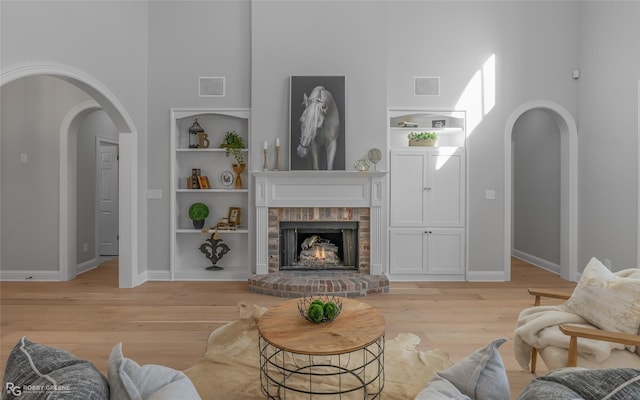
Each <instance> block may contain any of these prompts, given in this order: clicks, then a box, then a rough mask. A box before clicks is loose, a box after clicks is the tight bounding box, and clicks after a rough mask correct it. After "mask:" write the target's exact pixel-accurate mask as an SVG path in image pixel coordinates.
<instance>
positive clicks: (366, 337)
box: [258, 298, 385, 399]
mask: <svg viewBox="0 0 640 400" xmlns="http://www.w3.org/2000/svg"><path fill="white" fill-rule="evenodd" d="M340 301H342V312H341V313H340V315H339V316H338V317H337V318H336V319H335V320H333V321H331V322H326V323H318V324H314V323H311V322H309V321H307V320H306V319H304V318H303V317H302V316H301V315H300V313H299V312H298V299H292V300H288V301H285V302H283V303H281V304H280V305H278V306H276V307H273V308H271V309H269V310H268V311H267V312H265V313H264V314H263V315H262V317H260V320H259V321H258V332H259V336H258V339H259V348H260V385H261V388H262V393H263V394H264V395H265V396H266V397H267V398H269V399H306V398H308V399H311V398H316V397H318V396H328V397H331V398H340V399H379V398H380V395H381V393H382V389H383V387H384V330H385V320H384V317H383V316H382V314H380V312H379V311H378V310H376V309H375V308H373V307H371V306H369V305H368V304H365V303H363V302H360V301H357V300H352V299H348V298H340ZM343 394H345V396H342V395H343ZM346 394H348V395H346Z"/></svg>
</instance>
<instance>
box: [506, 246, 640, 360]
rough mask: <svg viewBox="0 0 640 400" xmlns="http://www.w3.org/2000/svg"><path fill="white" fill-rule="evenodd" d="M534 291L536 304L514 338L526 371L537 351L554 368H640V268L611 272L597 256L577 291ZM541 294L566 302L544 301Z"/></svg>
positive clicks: (522, 317) (520, 319)
mask: <svg viewBox="0 0 640 400" xmlns="http://www.w3.org/2000/svg"><path fill="white" fill-rule="evenodd" d="M529 293H530V294H531V295H532V296H534V297H535V300H534V307H530V308H527V309H524V310H522V312H521V313H520V315H519V317H518V324H517V327H516V330H515V331H514V340H513V343H514V350H515V356H516V359H517V360H518V362H519V364H520V366H521V367H522V368H523V369H525V370H526V369H530V371H531V372H535V370H536V362H537V356H538V355H540V357H541V358H542V360H543V361H544V363H545V364H546V365H547V367H548V368H549V370H554V369H557V368H562V367H567V366H580V367H585V368H615V367H620V368H640V336H639V333H640V332H639V329H640V269H637V268H634V269H627V270H624V271H619V272H616V273H612V272H611V271H609V270H608V269H607V268H606V267H605V266H604V265H602V264H601V263H600V262H599V261H598V260H597V259H595V258H592V259H591V261H590V262H589V264H588V265H587V266H586V267H585V270H584V272H583V274H582V277H581V279H580V282H579V283H578V285H577V286H576V288H575V289H574V291H573V293H567V292H565V291H560V290H547V289H533V288H532V289H529ZM542 298H553V299H559V300H566V301H565V302H564V303H562V304H558V305H542V304H541V299H542ZM556 303H557V302H556Z"/></svg>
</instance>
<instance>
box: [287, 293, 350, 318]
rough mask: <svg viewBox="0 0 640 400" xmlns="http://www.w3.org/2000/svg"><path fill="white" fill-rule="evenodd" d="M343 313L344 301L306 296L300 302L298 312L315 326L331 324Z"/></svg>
mask: <svg viewBox="0 0 640 400" xmlns="http://www.w3.org/2000/svg"><path fill="white" fill-rule="evenodd" d="M318 307H320V308H318ZM320 310H322V311H320ZM341 311H342V301H341V300H340V298H339V297H335V296H305V297H302V298H301V299H300V300H298V312H300V315H301V316H302V318H304V319H306V320H307V321H309V322H312V323H314V324H319V323H323V322H331V321H333V320H334V319H336V318H338V315H340V312H341Z"/></svg>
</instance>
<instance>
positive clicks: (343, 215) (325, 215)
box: [268, 207, 370, 274]
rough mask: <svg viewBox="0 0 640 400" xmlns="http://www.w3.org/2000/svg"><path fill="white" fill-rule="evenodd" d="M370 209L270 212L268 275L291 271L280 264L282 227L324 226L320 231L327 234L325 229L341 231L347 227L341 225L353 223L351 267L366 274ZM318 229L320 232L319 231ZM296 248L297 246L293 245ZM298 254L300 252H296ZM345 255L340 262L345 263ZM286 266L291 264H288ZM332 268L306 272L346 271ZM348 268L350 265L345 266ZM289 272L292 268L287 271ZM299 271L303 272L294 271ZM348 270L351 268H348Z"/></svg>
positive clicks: (316, 208)
mask: <svg viewBox="0 0 640 400" xmlns="http://www.w3.org/2000/svg"><path fill="white" fill-rule="evenodd" d="M369 215H370V211H369V208H364V207H363V208H343V207H328V208H320V207H313V208H300V207H287V208H269V239H268V241H269V273H274V272H277V271H279V270H281V267H283V266H284V267H285V268H286V267H290V265H284V264H283V262H282V261H283V260H282V258H283V256H284V254H283V252H284V251H285V250H283V249H284V248H285V246H283V243H282V242H283V240H282V239H283V235H282V226H283V225H284V224H290V223H292V222H300V223H309V222H310V223H323V224H322V225H321V226H322V227H323V228H322V229H321V230H323V231H326V230H327V229H326V228H325V227H332V226H334V227H336V229H343V227H344V226H346V225H345V224H344V223H347V222H352V223H355V226H356V228H355V230H356V231H357V257H355V260H357V265H354V266H353V267H354V268H353V269H355V270H356V271H357V272H361V273H367V274H368V273H369V271H370V267H369V247H370V246H369V232H370V227H369V225H370V224H369V218H370V217H369ZM294 226H309V228H308V229H309V230H310V231H313V228H311V226H313V225H305V224H300V225H298V224H296V225H294ZM319 229H320V228H319ZM327 236H328V235H327ZM295 245H296V246H297V245H298V243H297V242H296V243H295ZM341 245H343V244H341ZM296 250H299V249H296ZM344 258H345V257H344V254H343V257H342V259H343V260H342V261H344ZM286 264H291V262H288V263H286ZM331 267H332V266H331V265H329V266H325V268H306V269H311V270H318V269H333V270H337V269H348V268H331ZM346 267H349V265H346ZM289 269H291V268H289ZM297 269H298V270H301V269H305V268H297ZM349 269H350V268H349Z"/></svg>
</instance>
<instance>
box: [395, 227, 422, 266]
mask: <svg viewBox="0 0 640 400" xmlns="http://www.w3.org/2000/svg"><path fill="white" fill-rule="evenodd" d="M425 240H426V234H425V231H424V230H421V229H394V230H392V231H391V234H390V235H389V242H390V243H389V245H390V252H389V253H390V254H389V255H390V265H389V271H390V272H391V273H392V274H405V275H407V274H420V275H422V274H425V273H426V272H427V266H426V257H425V256H426V254H425V253H426V249H427V247H426V243H425Z"/></svg>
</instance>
